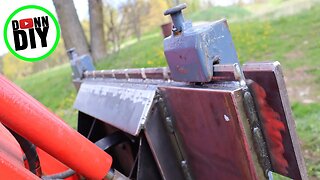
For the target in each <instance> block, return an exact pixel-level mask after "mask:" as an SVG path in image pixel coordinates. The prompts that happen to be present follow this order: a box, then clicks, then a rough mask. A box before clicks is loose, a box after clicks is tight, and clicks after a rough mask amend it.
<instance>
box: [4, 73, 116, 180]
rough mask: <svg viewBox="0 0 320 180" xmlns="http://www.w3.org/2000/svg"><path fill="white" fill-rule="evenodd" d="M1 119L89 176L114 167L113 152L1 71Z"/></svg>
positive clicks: (93, 177) (92, 176) (100, 174)
mask: <svg viewBox="0 0 320 180" xmlns="http://www.w3.org/2000/svg"><path fill="white" fill-rule="evenodd" d="M39 88H41V87H39ZM52 98H54V97H52ZM0 121H1V122H2V123H3V124H5V125H6V126H8V127H9V128H11V129H12V130H14V131H15V132H17V133H18V134H20V135H21V136H23V137H24V138H26V139H28V140H29V141H31V142H32V143H34V144H35V145H36V146H38V147H39V148H41V149H42V150H44V151H46V152H47V153H48V154H50V155H51V156H53V157H55V158H56V159H58V160H59V161H61V162H62V163H64V164H65V165H67V166H69V167H70V168H71V169H73V170H75V171H76V172H78V173H79V174H81V175H83V176H85V177H87V178H90V179H103V178H104V177H105V176H106V175H107V173H108V171H109V169H110V167H111V163H112V158H111V156H109V155H108V154H107V153H105V152H104V151H103V150H101V149H99V148H98V147H97V146H96V145H94V144H93V143H92V142H90V141H89V140H87V139H86V138H85V137H83V136H82V135H81V134H79V133H78V132H77V131H75V130H74V129H72V128H71V127H69V126H68V125H67V124H66V123H64V121H62V120H61V119H60V118H59V117H57V116H56V115H54V114H53V113H51V112H50V111H49V110H48V109H47V108H46V107H44V106H43V105H42V104H40V103H39V102H38V101H37V100H35V99H34V98H32V97H31V96H30V95H28V94H27V93H25V92H24V91H23V90H22V89H20V88H19V87H17V86H16V85H14V84H13V83H11V82H10V81H8V80H7V79H6V78H5V77H3V76H1V75H0Z"/></svg>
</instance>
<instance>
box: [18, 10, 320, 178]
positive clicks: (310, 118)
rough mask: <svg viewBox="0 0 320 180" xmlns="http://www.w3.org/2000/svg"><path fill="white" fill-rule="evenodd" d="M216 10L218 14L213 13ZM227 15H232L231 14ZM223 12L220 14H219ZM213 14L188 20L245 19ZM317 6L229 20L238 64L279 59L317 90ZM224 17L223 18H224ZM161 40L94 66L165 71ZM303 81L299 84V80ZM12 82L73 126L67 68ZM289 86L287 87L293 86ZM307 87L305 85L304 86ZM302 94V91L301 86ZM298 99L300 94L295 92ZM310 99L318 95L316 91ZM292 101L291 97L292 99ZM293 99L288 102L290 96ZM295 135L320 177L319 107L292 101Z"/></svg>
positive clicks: (135, 45)
mask: <svg viewBox="0 0 320 180" xmlns="http://www.w3.org/2000/svg"><path fill="white" fill-rule="evenodd" d="M215 10H216V11H218V10H217V9H216V8H215ZM229 10H230V11H229ZM221 11H222V12H221ZM221 11H220V13H218V14H214V13H216V12H214V10H212V9H209V10H206V11H204V12H197V13H195V14H191V15H189V16H188V17H190V18H191V19H192V20H216V19H217V17H221V16H225V17H231V18H233V17H235V14H236V15H238V14H239V16H242V17H246V16H249V14H248V12H247V11H245V10H244V9H242V8H237V7H230V9H228V8H222V9H221ZM319 12H320V5H315V6H313V7H312V8H311V9H310V10H308V11H302V12H301V13H299V14H295V15H293V16H288V17H282V18H278V19H274V18H273V19H269V20H268V19H267V20H263V21H259V20H258V19H251V20H246V21H231V23H229V25H230V30H231V33H232V36H233V40H234V43H235V46H236V49H237V52H238V55H239V58H240V61H241V62H242V63H243V62H246V61H264V60H279V61H280V62H281V64H282V65H283V68H284V70H285V72H289V73H290V74H293V75H292V76H290V77H288V78H289V81H290V82H292V83H293V85H294V83H295V81H296V80H295V78H296V77H299V76H300V74H299V71H297V70H299V69H300V68H304V69H305V73H307V74H308V75H310V76H311V77H312V80H311V82H310V84H305V85H304V84H303V82H302V84H303V86H311V87H315V89H316V90H318V89H319V88H320V85H319V84H320V69H319V67H320V61H319V58H320V50H319V49H320V34H319V29H320V21H319V19H320V13H319ZM223 13H225V14H223ZM165 65H166V61H165V58H164V55H163V48H162V36H161V33H160V31H155V32H154V33H149V34H148V35H147V36H144V37H142V39H141V41H139V42H131V43H127V44H126V46H124V47H123V49H121V51H120V52H119V53H117V54H113V55H110V56H109V57H108V58H106V59H104V60H102V61H100V62H98V63H97V68H98V69H112V68H133V67H154V66H165ZM302 81H303V80H302ZM16 83H17V84H18V85H20V86H21V87H22V88H23V89H25V90H26V91H27V92H28V93H30V94H31V95H32V96H33V97H35V98H36V99H38V100H39V101H40V102H42V103H43V104H44V105H45V106H47V107H48V108H49V109H51V110H52V111H53V112H55V113H56V114H58V115H59V116H60V117H62V118H63V119H64V120H65V121H66V122H67V123H69V124H70V125H71V126H72V127H76V117H77V116H76V111H74V110H73V109H72V105H73V101H74V99H75V96H76V91H75V89H74V87H73V85H72V83H71V70H70V68H69V66H68V65H65V66H61V67H57V68H54V69H51V70H47V71H44V72H41V73H38V74H34V75H31V76H28V77H26V78H24V79H22V80H17V81H16ZM292 83H291V84H290V85H292ZM308 83H309V82H308ZM300 88H301V89H304V88H303V87H300ZM296 93H297V95H298V93H299V92H296ZM314 94H315V95H314V99H316V98H318V97H317V96H319V97H320V91H319V90H318V91H316V92H314ZM293 96H294V95H293ZM293 96H292V97H293ZM292 107H293V112H294V115H295V117H296V125H297V132H298V135H299V137H300V139H301V140H302V144H303V151H304V156H305V159H306V162H307V165H308V173H309V175H310V176H311V177H312V178H320V165H319V164H320V150H319V149H320V147H319V146H320V138H319V134H320V118H319V117H320V111H319V109H320V102H319V101H316V102H315V103H313V104H302V103H300V102H294V103H293V105H292Z"/></svg>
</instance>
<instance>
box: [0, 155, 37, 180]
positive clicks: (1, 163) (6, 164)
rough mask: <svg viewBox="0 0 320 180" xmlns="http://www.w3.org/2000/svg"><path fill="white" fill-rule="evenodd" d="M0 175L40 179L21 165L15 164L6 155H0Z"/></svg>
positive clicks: (33, 179) (4, 177)
mask: <svg viewBox="0 0 320 180" xmlns="http://www.w3.org/2000/svg"><path fill="white" fill-rule="evenodd" d="M0 177H1V179H32V180H35V179H40V178H39V177H38V176H36V175H34V174H32V172H30V171H28V170H27V169H26V168H24V167H23V166H16V164H15V163H12V159H10V158H9V157H8V156H3V155H0Z"/></svg>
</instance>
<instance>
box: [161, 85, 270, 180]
mask: <svg viewBox="0 0 320 180" xmlns="http://www.w3.org/2000/svg"><path fill="white" fill-rule="evenodd" d="M160 90H161V94H163V96H164V97H165V101H166V103H167V106H168V109H169V112H170V114H171V115H172V119H173V122H174V127H175V130H176V131H177V133H178V134H179V137H180V138H179V139H180V140H181V142H182V145H183V150H184V152H185V154H186V159H187V163H188V165H189V166H190V169H191V170H192V174H193V177H194V179H201V180H205V179H246V180H247V179H262V178H263V177H264V175H263V172H262V169H261V167H260V166H259V164H258V163H257V157H256V154H255V152H254V150H253V145H252V141H251V140H250V139H251V135H250V132H249V131H248V129H250V127H249V125H248V121H247V118H246V117H245V115H244V108H243V103H242V90H241V89H240V88H239V86H237V85H236V84H229V85H223V84H222V85H221V86H220V87H218V86H217V85H214V87H210V85H208V87H206V88H187V87H185V88H182V87H161V88H160Z"/></svg>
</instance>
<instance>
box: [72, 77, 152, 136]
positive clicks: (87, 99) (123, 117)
mask: <svg viewBox="0 0 320 180" xmlns="http://www.w3.org/2000/svg"><path fill="white" fill-rule="evenodd" d="M155 90H156V87H155V86H153V85H143V84H135V85H133V84H130V83H115V82H113V83H112V82H105V81H97V80H95V81H92V80H86V81H85V82H83V83H82V84H81V87H80V89H79V92H78V95H77V98H76V101H75V103H74V108H75V109H77V110H79V111H81V112H83V113H86V114H88V115H90V116H93V117H95V118H97V119H100V120H102V121H104V122H106V123H108V124H110V125H112V126H114V127H116V128H119V129H121V130H123V131H125V132H127V133H129V134H132V135H138V134H139V132H140V130H141V128H142V126H143V124H144V122H145V120H146V119H147V116H148V113H149V110H150V109H151V105H152V101H153V98H154V96H155Z"/></svg>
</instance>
